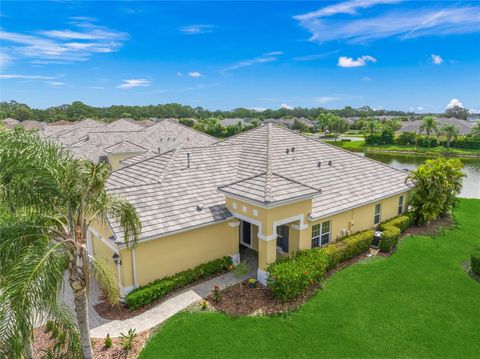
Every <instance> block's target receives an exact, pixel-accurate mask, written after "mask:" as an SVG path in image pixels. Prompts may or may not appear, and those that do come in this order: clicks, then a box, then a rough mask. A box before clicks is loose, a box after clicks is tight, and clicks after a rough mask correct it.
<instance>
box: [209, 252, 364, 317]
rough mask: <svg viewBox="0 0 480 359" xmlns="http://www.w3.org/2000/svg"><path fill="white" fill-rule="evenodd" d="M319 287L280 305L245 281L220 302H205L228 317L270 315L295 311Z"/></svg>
mask: <svg viewBox="0 0 480 359" xmlns="http://www.w3.org/2000/svg"><path fill="white" fill-rule="evenodd" d="M365 258H367V255H366V254H361V255H359V256H357V257H355V258H353V259H350V260H347V261H345V262H343V263H341V264H339V265H338V266H337V267H335V268H334V269H332V270H330V271H328V272H327V273H326V274H325V276H324V280H325V279H328V278H330V277H331V276H332V275H333V274H335V273H336V272H338V271H341V270H342V269H344V268H346V267H348V266H349V265H352V264H354V263H357V262H359V261H361V260H363V259H365ZM321 286H322V285H321V284H316V285H313V286H311V287H310V288H309V289H308V290H307V291H305V293H303V294H302V295H301V296H300V297H299V298H297V299H295V300H293V301H290V302H286V303H282V302H278V301H277V300H275V298H273V296H272V295H271V292H270V290H269V289H268V288H266V287H264V286H263V285H261V284H260V283H258V282H257V287H256V288H250V286H249V284H248V280H246V281H243V282H241V283H238V284H236V285H233V286H231V287H229V288H226V289H224V290H223V291H222V296H221V299H220V301H218V302H216V301H215V300H214V299H213V296H212V295H210V296H208V297H207V300H208V302H209V303H210V305H211V306H213V307H214V308H215V309H217V310H219V311H221V312H224V313H227V314H230V315H250V314H259V315H271V314H277V313H283V312H287V311H290V310H293V309H296V308H297V307H299V306H300V305H301V304H303V303H305V302H306V301H307V300H308V299H309V298H310V297H311V296H312V295H314V294H315V293H316V292H317V290H318V289H319V288H321Z"/></svg>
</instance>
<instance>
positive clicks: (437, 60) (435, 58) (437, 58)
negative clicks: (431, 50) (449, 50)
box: [431, 54, 443, 65]
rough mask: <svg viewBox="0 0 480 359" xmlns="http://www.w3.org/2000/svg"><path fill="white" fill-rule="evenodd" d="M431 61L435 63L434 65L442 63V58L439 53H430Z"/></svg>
mask: <svg viewBox="0 0 480 359" xmlns="http://www.w3.org/2000/svg"><path fill="white" fill-rule="evenodd" d="M431 57H432V62H433V63H434V64H435V65H441V64H442V63H443V59H442V58H441V56H440V55H435V54H432V56H431Z"/></svg>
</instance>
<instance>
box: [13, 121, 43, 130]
mask: <svg viewBox="0 0 480 359" xmlns="http://www.w3.org/2000/svg"><path fill="white" fill-rule="evenodd" d="M18 126H22V127H23V128H25V129H26V130H43V129H44V128H45V126H46V123H44V122H40V121H37V120H25V121H22V122H20V123H19V124H18Z"/></svg>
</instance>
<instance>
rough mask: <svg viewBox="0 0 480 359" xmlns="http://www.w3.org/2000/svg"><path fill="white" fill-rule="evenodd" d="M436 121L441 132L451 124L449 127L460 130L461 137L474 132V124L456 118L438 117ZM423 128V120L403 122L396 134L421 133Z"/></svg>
mask: <svg viewBox="0 0 480 359" xmlns="http://www.w3.org/2000/svg"><path fill="white" fill-rule="evenodd" d="M436 120H437V127H438V129H439V130H441V129H442V127H443V126H445V125H447V124H449V125H454V126H456V127H457V128H458V132H459V134H460V135H468V134H470V133H471V132H472V124H471V123H469V122H467V121H465V120H459V119H456V118H447V117H438V118H437V119H436ZM421 126H422V120H415V121H409V122H402V127H401V128H400V129H399V130H397V131H396V132H398V133H402V132H416V133H419V132H420V127H421ZM423 133H425V131H423Z"/></svg>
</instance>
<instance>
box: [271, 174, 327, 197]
mask: <svg viewBox="0 0 480 359" xmlns="http://www.w3.org/2000/svg"><path fill="white" fill-rule="evenodd" d="M272 174H273V175H274V176H277V177H281V178H283V179H286V180H287V181H290V182H293V183H296V184H299V185H302V186H304V187H308V188H311V189H313V190H315V191H319V192H320V191H321V189H320V188H315V187H313V186H310V185H309V184H306V183H303V182H300V181H297V180H295V179H293V178H290V177H287V176H284V175H281V174H278V173H276V172H272Z"/></svg>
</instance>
